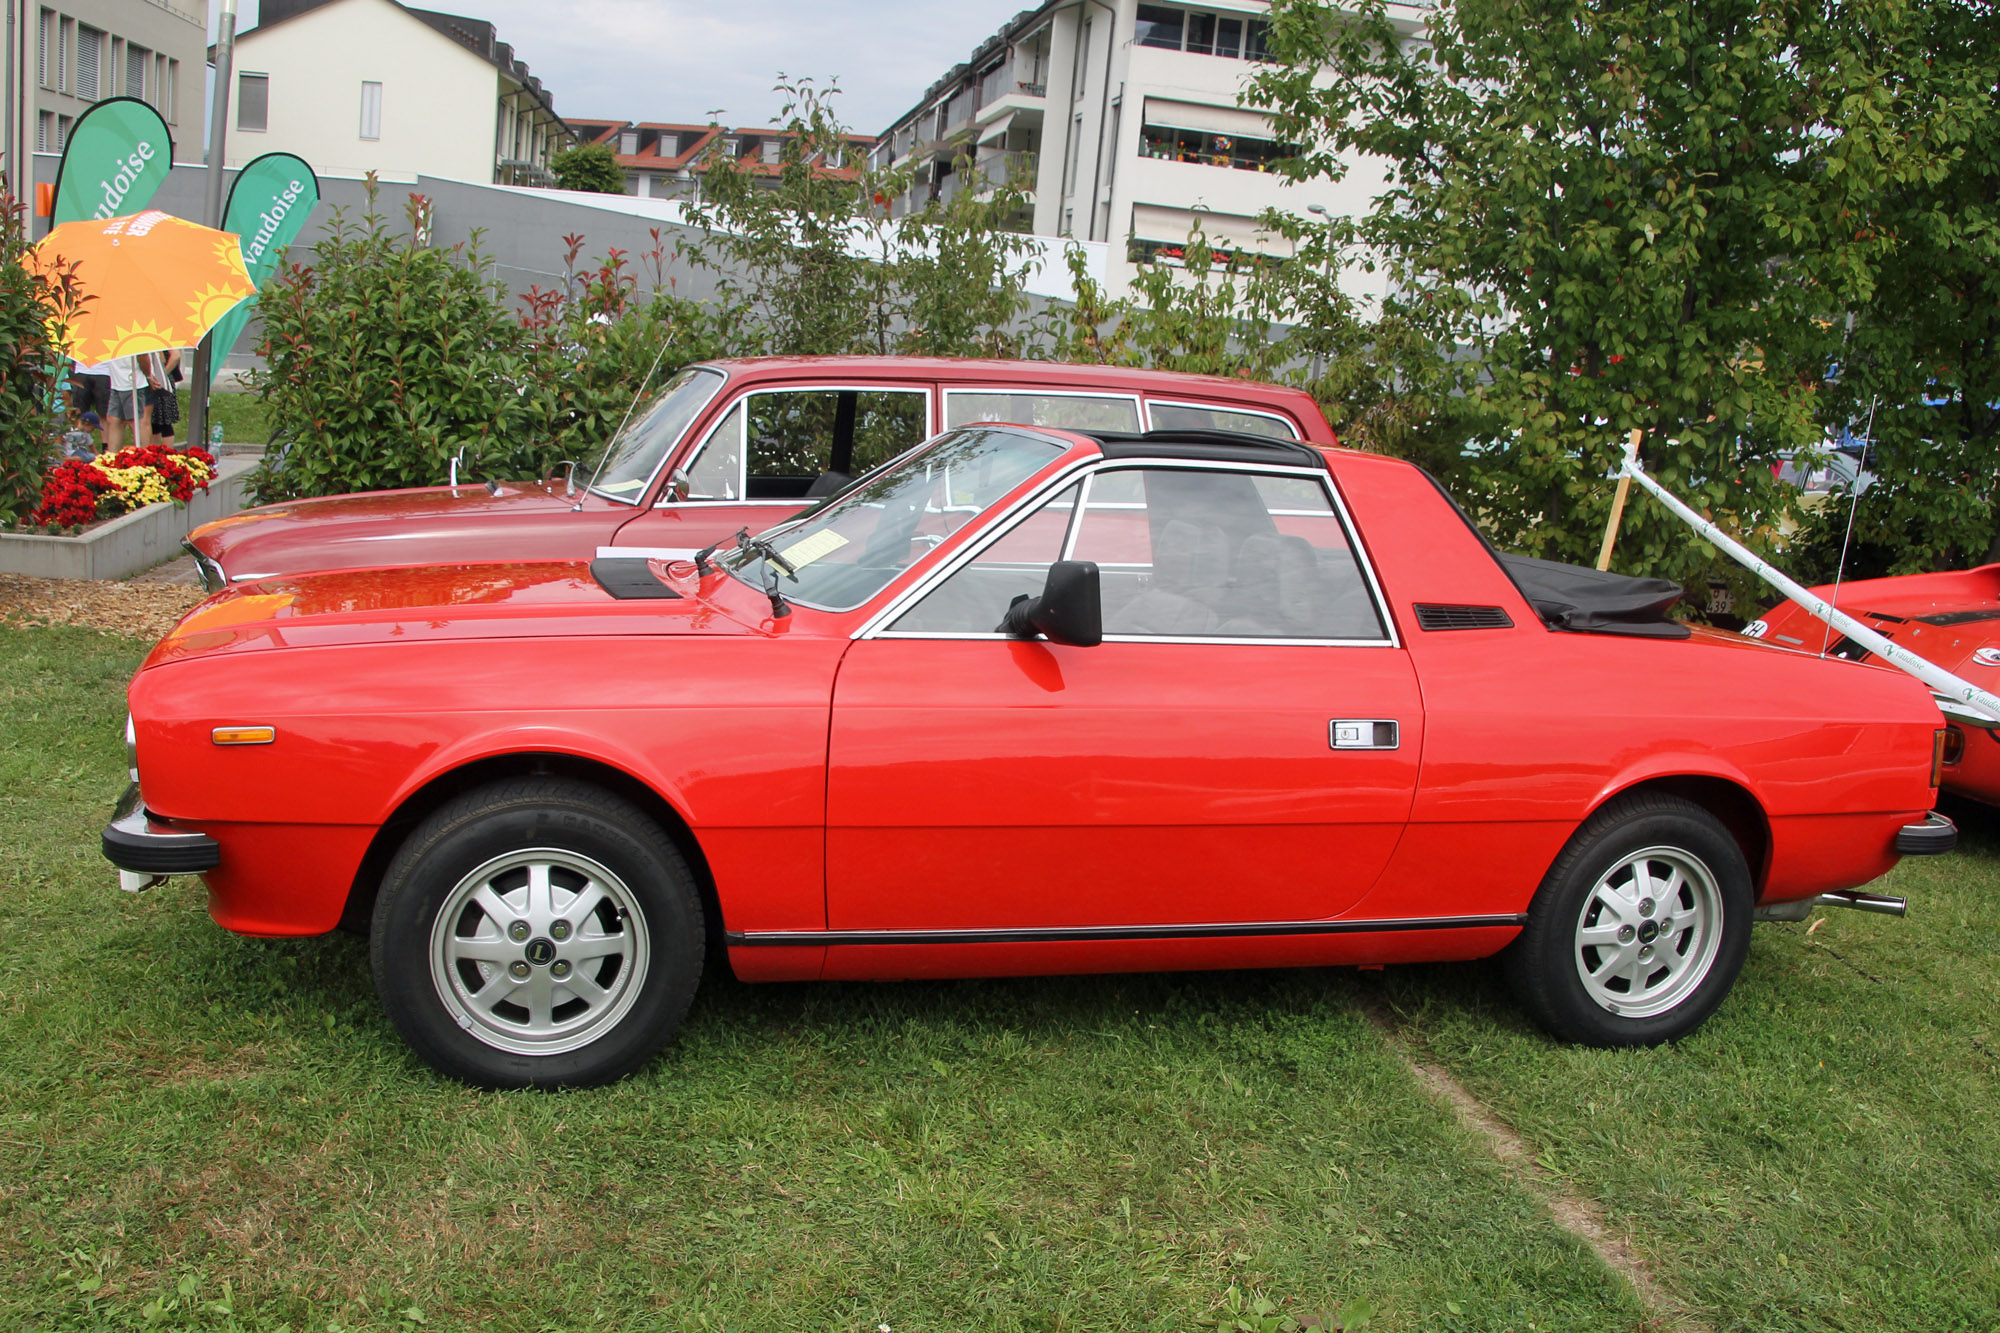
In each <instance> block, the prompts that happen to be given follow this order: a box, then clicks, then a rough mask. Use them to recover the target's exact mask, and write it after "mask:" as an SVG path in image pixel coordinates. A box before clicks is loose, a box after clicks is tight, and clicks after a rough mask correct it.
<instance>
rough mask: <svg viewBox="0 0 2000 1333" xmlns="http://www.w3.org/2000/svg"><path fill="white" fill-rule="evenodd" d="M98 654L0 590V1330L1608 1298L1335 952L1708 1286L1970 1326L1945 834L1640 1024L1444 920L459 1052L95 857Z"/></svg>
mask: <svg viewBox="0 0 2000 1333" xmlns="http://www.w3.org/2000/svg"><path fill="white" fill-rule="evenodd" d="M140 651H141V649H140V647H139V645H137V644H136V643H134V642H132V641H130V640H125V639H119V638H114V637H111V636H104V635H97V634H92V633H88V632H85V631H77V630H21V629H13V628H4V629H0V696H4V699H5V706H4V708H0V831H3V832H4V836H0V865H4V873H5V877H6V887H7V890H8V891H7V892H6V894H5V895H3V896H0V1328H7V1329H14V1328H100V1327H111V1328H120V1329H122V1328H139V1327H168V1328H203V1329H209V1328H213V1329H228V1328H248V1329H272V1330H275V1329H278V1328H289V1329H291V1330H293V1331H294V1333H305V1330H311V1331H312V1333H321V1331H322V1330H329V1329H335V1328H338V1329H342V1330H351V1329H371V1330H375V1329H381V1330H386V1329H409V1328H415V1327H418V1326H419V1325H422V1326H424V1327H431V1328H471V1327H480V1328H498V1329H509V1330H513V1329H519V1330H554V1329H590V1328H600V1327H601V1328H615V1329H626V1328H643V1329H659V1330H691V1329H704V1328H706V1329H725V1328H726V1329H740V1330H759V1329H770V1330H787V1331H789V1330H795V1329H839V1330H856V1331H857V1333H866V1331H868V1330H874V1329H876V1328H878V1326H880V1325H883V1324H887V1325H889V1326H890V1327H891V1328H892V1329H893V1330H895V1331H896V1333H921V1331H924V1330H963V1329H980V1330H984V1329H996V1330H1013V1329H1024V1330H1025V1329H1046V1330H1055V1329H1065V1330H1091V1331H1093V1333H1094V1331H1095V1330H1112V1329H1128V1328H1129V1329H1162V1330H1166V1329H1187V1330H1191V1331H1192V1330H1194V1329H1196V1328H1198V1327H1202V1326H1203V1323H1204V1321H1209V1320H1214V1319H1216V1318H1218V1317H1220V1316H1222V1315H1223V1314H1224V1312H1225V1311H1226V1310H1228V1309H1230V1308H1231V1307H1232V1306H1235V1307H1241V1308H1242V1309H1243V1310H1245V1311H1246V1312H1247V1311H1248V1310H1249V1309H1250V1307H1251V1304H1252V1302H1253V1301H1256V1300H1258V1299H1262V1300H1267V1301H1269V1302H1270V1303H1272V1304H1273V1305H1274V1306H1275V1307H1276V1309H1277V1310H1278V1311H1280V1312H1282V1313H1284V1314H1286V1315H1290V1316H1293V1317H1295V1318H1304V1317H1307V1316H1310V1315H1314V1314H1317V1313H1318V1312H1321V1311H1330V1312H1331V1311H1338V1312H1341V1313H1342V1314H1343V1315H1344V1317H1345V1319H1346V1322H1347V1324H1348V1325H1349V1327H1355V1326H1358V1325H1360V1324H1363V1323H1365V1324H1366V1326H1367V1327H1369V1328H1371V1329H1409V1330H1434V1329H1435V1330H1522V1331H1525V1330H1531V1329H1532V1330H1567V1329H1573V1330H1605V1329H1640V1328H1651V1327H1654V1326H1655V1325H1653V1324H1651V1323H1649V1322H1648V1320H1647V1317H1646V1315H1645V1313H1644V1311H1643V1310H1642V1309H1641V1307H1640V1306H1639V1304H1638V1303H1637V1299H1636V1298H1635V1297H1634V1296H1633V1294H1632V1293H1631V1291H1630V1289H1629V1288H1628V1287H1627V1286H1626V1285H1625V1284H1624V1283H1623V1281H1622V1280H1621V1279H1619V1278H1618V1277H1616V1276H1615V1275H1613V1274H1612V1273H1611V1272H1610V1271H1609V1270H1608V1269H1607V1268H1606V1267H1605V1266H1604V1265H1603V1264H1602V1263H1600V1262H1599V1260H1598V1259H1597V1258H1596V1256H1595V1255H1594V1254H1592V1253H1591V1252H1590V1250H1589V1249H1587V1248H1586V1247H1585V1246H1584V1245H1583V1244H1582V1243H1581V1242H1579V1241H1577V1240H1575V1239H1573V1238H1572V1237H1570V1236H1569V1235H1568V1234H1567V1233H1565V1232H1563V1231H1561V1230H1559V1229H1558V1228H1557V1227H1556V1226H1555V1225H1554V1223H1553V1222H1551V1221H1550V1220H1549V1218H1548V1216H1547V1214H1546V1212H1545V1211H1544V1209H1543V1208H1542V1206H1541V1204H1540V1203H1539V1202H1538V1201H1537V1199H1536V1198H1534V1197H1533V1196H1531V1195H1529V1194H1528V1193H1526V1192H1524V1191H1523V1190H1521V1189H1520V1188H1518V1187H1516V1186H1515V1185H1514V1184H1512V1183H1511V1182H1510V1180H1509V1178H1508V1177H1507V1176H1506V1175H1505V1174H1504V1173H1503V1172H1502V1170H1501V1169H1500V1167H1499V1166H1497V1165H1496V1164H1495V1162H1494V1160H1493V1158H1492V1156H1491V1155H1490V1153H1489V1152H1488V1151H1487V1149H1486V1147H1485V1145H1484V1144H1483V1143H1482V1142H1481V1141H1479V1140H1477V1139H1475V1138H1474V1137H1472V1136H1471V1135H1469V1134H1468V1133H1467V1132H1466V1131H1464V1130H1462V1129H1460V1128H1459V1126H1458V1123H1457V1121H1456V1120H1455V1119H1454V1118H1453V1117H1452V1115H1451V1113H1450V1112H1449V1111H1447V1110H1446V1109H1444V1108H1443V1107H1442V1106H1441V1105H1439V1104H1438V1103H1436V1102H1434V1101H1433V1100H1431V1099H1430V1097H1429V1096H1428V1095H1427V1094H1426V1093H1424V1092H1423V1091H1421V1090H1420V1088H1419V1086H1418V1084H1417V1083H1416V1081H1415V1080H1414V1079H1413V1078H1412V1077H1411V1076H1410V1075H1409V1073H1408V1072H1407V1071H1406V1069H1405V1067H1404V1066H1403V1064H1402V1063H1401V1061H1400V1057H1399V1056H1398V1055H1397V1054H1396V1052H1395V1051H1394V1050H1393V1048H1392V1047H1391V1046H1390V1045H1389V1044H1388V1043H1387V1042H1385V1040H1384V1039H1383V1038H1382V1036H1381V1035H1380V1034H1379V1033H1378V1032H1377V1031H1376V1029H1375V1028H1374V1027H1373V1026H1372V1025H1371V1023H1370V1022H1369V1021H1368V1020H1367V1018H1366V1017H1364V1013H1363V1010H1364V1002H1366V1001H1367V1000H1369V999H1371V998H1375V999H1379V1000H1381V1001H1384V1002H1386V1003H1388V1004H1391V1005H1393V1006H1395V1007H1396V1008H1398V1009H1399V1010H1400V1011H1402V1012H1403V1013H1404V1014H1405V1015H1406V1021H1407V1024H1408V1028H1409V1039H1410V1040H1411V1041H1412V1042H1414V1043H1416V1044H1417V1045H1418V1046H1419V1047H1420V1049H1421V1051H1422V1053H1423V1055H1424V1056H1425V1058H1426V1059H1429V1060H1433V1061H1435V1062H1438V1063H1440V1064H1442V1065H1444V1066H1445V1067H1446V1068H1448V1069H1450V1070H1451V1071H1452V1072H1453V1073H1455V1074H1456V1075H1457V1077H1458V1078H1460V1079H1461V1080H1462V1081H1464V1082H1465V1083H1466V1084H1468V1085H1469V1086H1470V1087H1472V1088H1473V1090H1474V1091H1475V1092H1476V1093H1477V1094H1478V1095H1479V1096H1480V1097H1481V1098H1483V1099H1484V1100H1485V1101H1486V1102H1487V1104H1488V1105H1489V1106H1491V1107H1493V1108H1494V1109H1495V1110H1497V1111H1498V1112H1499V1114H1501V1115H1502V1116H1503V1117H1504V1118H1506V1119H1508V1120H1509V1121H1511V1122H1512V1123H1513V1124H1514V1125H1515V1126H1516V1127H1517V1128H1519V1130H1520V1131H1521V1132H1522V1134H1523V1135H1524V1136H1525V1137H1526V1138H1527V1139H1528V1141H1529V1143H1530V1144H1531V1145H1532V1146H1533V1147H1534V1149H1535V1150H1536V1152H1537V1153H1538V1155H1539V1156H1540V1157H1541V1160H1542V1162H1543V1164H1544V1165H1545V1166H1546V1167H1548V1168H1549V1169H1551V1170H1553V1171H1554V1172H1556V1173H1557V1174H1558V1175H1559V1176H1560V1177H1562V1178H1563V1179H1564V1180H1566V1181H1567V1182H1568V1183H1569V1185H1570V1186H1571V1188H1573V1189H1574V1190H1575V1191H1576V1192H1578V1193H1580V1194H1584V1195H1586V1196H1589V1197H1591V1198H1594V1199H1596V1200H1597V1201H1599V1203H1600V1205H1601V1206H1602V1208H1603V1209H1604V1211H1605V1212H1606V1214H1607V1215H1608V1216H1609V1217H1610V1219H1611V1220H1612V1222H1613V1223H1614V1224H1616V1225H1617V1226H1618V1227H1620V1228H1622V1229H1624V1230H1625V1231H1627V1232H1628V1233H1629V1234H1630V1235H1631V1236H1632V1237H1633V1238H1634V1239H1635V1240H1636V1241H1637V1242H1638V1245H1639V1249H1640V1251H1641V1253H1642V1254H1643V1255H1644V1256H1645V1257H1646V1258H1647V1259H1648V1260H1649V1261H1650V1262H1651V1263H1652V1264H1653V1266H1654V1270H1655V1272H1656V1274H1657V1275H1658V1277H1659V1279H1660V1281H1661V1282H1662V1284H1663V1285H1664V1286H1666V1287H1667V1288H1668V1289H1669V1290H1671V1291H1672V1292H1673V1293H1674V1294H1675V1296H1676V1297H1678V1298H1679V1300H1680V1301H1681V1302H1682V1304H1683V1305H1685V1306H1686V1307H1688V1308H1689V1309H1691V1310H1693V1311H1694V1312H1695V1313H1696V1314H1697V1315H1698V1316H1699V1317H1700V1318H1701V1319H1702V1320H1703V1321H1705V1322H1706V1323H1707V1324H1708V1325H1709V1326H1710V1327H1713V1328H1716V1329H1772V1328H1780V1329H1783V1328H1800V1329H1807V1328H1811V1329H1822V1328H1855V1329H1861V1328H1869V1329H1875V1328H1885V1327H1886V1328H1927V1329H1928V1328H1937V1329H1945V1328H1965V1329H1991V1328H1993V1327H1994V1326H1995V1325H1996V1323H2000V1271H1996V1268H1995V1259H1994V1255H1995V1251H1996V1250H1997V1249H2000V1205H1996V1202H1995V1199H1994V1192H1995V1191H1994V1184H1995V1181H1996V1180H2000V1129H1996V1126H1995V1124H1994V1118H1993V1111H1992V1102H1993V1091H1994V1063H1995V1061H1994V1054H1993V1052H1994V1051H1995V1050H1996V1049H2000V1032H1995V1030H1994V1028H1995V1020H1994V1019H1993V1016H1992V1001H1993V999H1994V993H1995V978H1996V975H2000V952H1997V951H1996V947H1995V943H1994V941H1995V940H1996V938H2000V932H1996V927H2000V861H1996V853H2000V846H1996V845H1995V844H1994V842H1993V841H1992V840H1991V839H1986V840H1983V841H1980V842H1979V844H1978V845H1977V846H1976V847H1975V849H1974V850H1973V852H1972V853H1971V854H1961V855H1959V856H1955V857H1951V858H1945V859H1943V860H1942V861H1941V862H1937V863H1932V864H1929V865H1925V864H1922V863H1914V864H1912V865H1910V866H1907V867H1905V868H1904V869H1903V870H1901V871H1899V872H1898V874H1897V876H1896V880H1895V886H1894V890H1893V891H1902V892H1907V893H1909V894H1910V895H1911V897H1912V899H1913V903H1914V908H1913V912H1914V915H1912V916H1911V917H1910V918H1909V919H1908V920H1905V921H1893V920H1889V919H1886V918H1879V917H1860V916H1854V915H1851V914H1850V915H1846V916H1842V917H1839V918H1837V919H1832V920H1829V921H1828V922H1827V923H1826V924H1825V925H1824V926H1822V927H1821V928H1820V929H1818V930H1817V931H1815V932H1813V933H1812V934H1810V935H1808V934H1807V933H1806V929H1805V927H1803V926H1800V927H1783V928H1778V927H1760V933H1759V935H1758V938H1757V943H1756V946H1755V948H1754V949H1753V953H1752V958H1751V962H1750V966H1749V969H1748V971H1747V972H1746V974H1745V976H1744V978H1743V981H1742V982H1741V983H1740V985H1739V987H1738V989H1737V992H1736V995H1735V997H1734V998H1733V999H1732V1000H1731V1001H1730V1003H1729V1004H1728V1005H1727V1006H1726V1007H1725V1009H1724V1010H1723V1012H1722V1014H1721V1015H1720V1016H1719V1017H1718V1018H1717V1019H1716V1020H1714V1021H1712V1022H1711V1023H1710V1024H1709V1025H1708V1027H1707V1028H1705V1029H1704V1030H1703V1031H1702V1032H1701V1033H1700V1034H1698V1035H1697V1036H1696V1037H1695V1038H1694V1039H1692V1040H1690V1041H1688V1042H1685V1043H1683V1044H1682V1045H1680V1046H1678V1047H1675V1048H1672V1049H1669V1050H1662V1051H1648V1052H1636V1053H1634V1052H1626V1053H1605V1052H1593V1051H1581V1050H1571V1049H1567V1048H1563V1047H1558V1046H1555V1045H1553V1044H1551V1043H1550V1042H1548V1041H1547V1040H1545V1039H1543V1038H1541V1037H1539V1036H1537V1035H1535V1034H1534V1033H1532V1032H1531V1031H1529V1030H1528V1029H1527V1028H1526V1026H1525V1024H1524V1023H1523V1021H1522V1020H1521V1019H1520V1018H1519V1016H1518V1015H1517V1014H1516V1012H1515V1011H1514V1010H1513V1009H1512V1007H1511V1006H1510V1005H1509V1004H1508V1003H1507V1001H1506V1000H1505V998H1504V995H1503V994H1502V993H1501V991H1500V989H1499V986H1498V984H1497V978H1496V976H1495V973H1494V971H1493V969H1491V968H1490V967H1487V966H1469V967H1455V968H1444V967H1437V968H1409V969H1392V970H1390V971H1388V972H1386V973H1381V974H1370V975H1367V976H1359V975H1357V974H1354V973H1351V972H1334V971H1328V972H1284V973H1262V974H1245V973H1236V974H1227V975H1183V976H1149V977H1117V978H1095V979H1075V980H1038V981H1020V982H1012V981H1009V982H964V983H946V984H916V983H912V984H900V985H881V986H868V985H825V986H809V985H800V986H768V987H749V986H743V985H740V984H737V983H735V982H733V981H730V980H728V979H727V978H722V977H715V976H712V977H711V979H710V982H709V983H708V984H707V986H706V988H705V989H704V992H703V995H702V997H701V999H700V1000H699V1001H698V1002H697V1005H696V1008H695V1011H694V1013H693V1015H692V1016H691V1018H690V1020H689V1022H688V1026H687V1028H686V1030H685V1033H684V1034H683V1036H682V1038H681V1039H680V1040H679V1041H678V1042H677V1043H676V1044H675V1045H674V1046H672V1047H671V1048H670V1049H669V1050H668V1052H667V1053H666V1054H665V1055H664V1056H663V1057H662V1058H661V1059H659V1060H658V1061H656V1062H655V1063H654V1064H653V1065H651V1066H649V1067H648V1068H647V1069H646V1070H645V1071H643V1072H642V1073H641V1074H640V1075H639V1076H638V1077H636V1078H633V1079H631V1080H628V1081H627V1082H625V1083H622V1084H620V1085H618V1086H616V1087H613V1088H608V1089H603V1090H598V1091H594V1092H587V1093H581V1094H567V1095H541V1094H517V1093H508V1094H494V1093H476V1092H471V1091H468V1090H466V1089H463V1088H461V1087H459V1086H457V1085H455V1084H449V1083H446V1082H444V1081H442V1080H441V1079H439V1078H437V1077H435V1076H433V1075H432V1074H430V1073H429V1072H428V1071H427V1070H425V1069H423V1068H422V1067H420V1066H418V1065H417V1064H416V1062H415V1061H414V1060H413V1059H412V1058H411V1057H410V1056H409V1055H408V1054H407V1053H406V1052H405V1051H404V1049H403V1048H402V1046H401V1044H400V1043H399V1042H398V1041H397V1040H396V1038H395V1036H394V1034H393V1033H392V1032H391V1031H390V1029H389V1027H388V1025H387V1023H386V1022H385V1021H384V1020H383V1019H382V1017H381V1016H380V1014H379V1012H378V1011H377V1009H376V1006H375V1001H374V997H373V994H372V992H371V990H370V987H369V984H368V980H367V975H366V973H367V968H366V957H365V950H364V948H363V947H362V945H361V943H360V942H359V941H357V940H354V939H350V938H347V937H344V936H341V937H331V938H327V939H320V940H306V941H289V942H275V941H255V940H243V939H238V938H235V937H233V936H230V935H227V934H225V933H224V932H222V931H221V930H219V929H218V928H216V927H215V926H213V925H212V924H211V923H210V922H209V921H208V919H207V917H206V914H205V913H204V911H203V909H202V900H201V892H200V886H199V884H198V883H197V882H196V881H193V880H176V881H174V882H173V883H172V884H170V885H169V886H168V887H166V888H164V889H160V890H154V891H152V892H150V893H147V894H144V895H140V896H138V897H135V898H128V897H125V896H123V895H121V894H119V893H118V892H117V891H116V889H115V888H114V887H113V877H112V873H111V871H110V868H109V867H108V866H107V865H106V864H105V863H104V862H103V861H102V859H101V858H100V857H99V855H98V852H97V846H96V844H97V831H98V829H99V828H100V827H101V825H102V823H103V821H104V818H105V816H106V813H107V811H108V808H109V803H110V801H111V799H112V798H113V797H114V796H115V795H116V793H117V789H118V788H119V786H120V785H121V784H122V782H123V755H122V745H121V743H120V740H119V724H120V721H121V719H122V715H123V700H122V687H123V683H124V680H125V678H126V676H127V674H128V673H129V671H130V670H131V668H132V666H133V665H134V664H135V662H136V661H137V659H138V657H139V655H140ZM1244 1317H1245V1319H1246V1321H1247V1322H1245V1323H1244V1325H1243V1326H1244V1327H1251V1328H1255V1327H1258V1326H1259V1325H1258V1324H1257V1322H1256V1321H1254V1320H1251V1319H1250V1318H1249V1316H1248V1314H1247V1313H1246V1314H1245V1316H1244ZM1273 1322H1275V1321H1273ZM1225 1326H1227V1327H1235V1326H1236V1324H1235V1322H1234V1316H1231V1317H1230V1319H1229V1322H1228V1323H1227V1324H1225Z"/></svg>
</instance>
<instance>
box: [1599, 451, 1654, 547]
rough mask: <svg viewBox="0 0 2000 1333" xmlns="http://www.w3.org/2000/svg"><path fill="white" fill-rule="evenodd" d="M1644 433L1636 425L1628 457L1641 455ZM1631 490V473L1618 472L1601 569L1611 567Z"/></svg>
mask: <svg viewBox="0 0 2000 1333" xmlns="http://www.w3.org/2000/svg"><path fill="white" fill-rule="evenodd" d="M1644 434H1645V432H1644V431H1641V430H1639V429H1637V428H1636V427H1635V428H1634V429H1633V431H1632V438H1631V439H1630V440H1628V441H1626V443H1625V456H1626V457H1627V458H1637V457H1638V456H1639V440H1640V438H1641V437H1642V436H1643V435H1644ZM1631 490H1632V477H1631V474H1630V473H1627V472H1622V471H1621V472H1620V473H1619V474H1618V493H1617V494H1616V495H1613V496H1612V497H1611V521H1610V522H1609V523H1606V524H1605V525H1604V545H1603V546H1601V547H1599V548H1598V552H1597V567H1598V568H1599V569H1609V568H1611V546H1612V543H1614V542H1616V541H1617V540H1618V522H1619V520H1620V519H1622V518H1624V517H1625V497H1626V495H1627V494H1629V493H1630V491H1631Z"/></svg>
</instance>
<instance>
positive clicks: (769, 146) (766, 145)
mask: <svg viewBox="0 0 2000 1333" xmlns="http://www.w3.org/2000/svg"><path fill="white" fill-rule="evenodd" d="M780 146H781V145H780V144H779V143H778V141H777V140H776V139H766V140H764V142H763V143H762V144H759V145H758V147H759V148H760V149H761V150H762V152H763V155H764V161H765V162H766V163H767V164H770V165H776V164H777V161H778V149H779V147H780Z"/></svg>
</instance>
